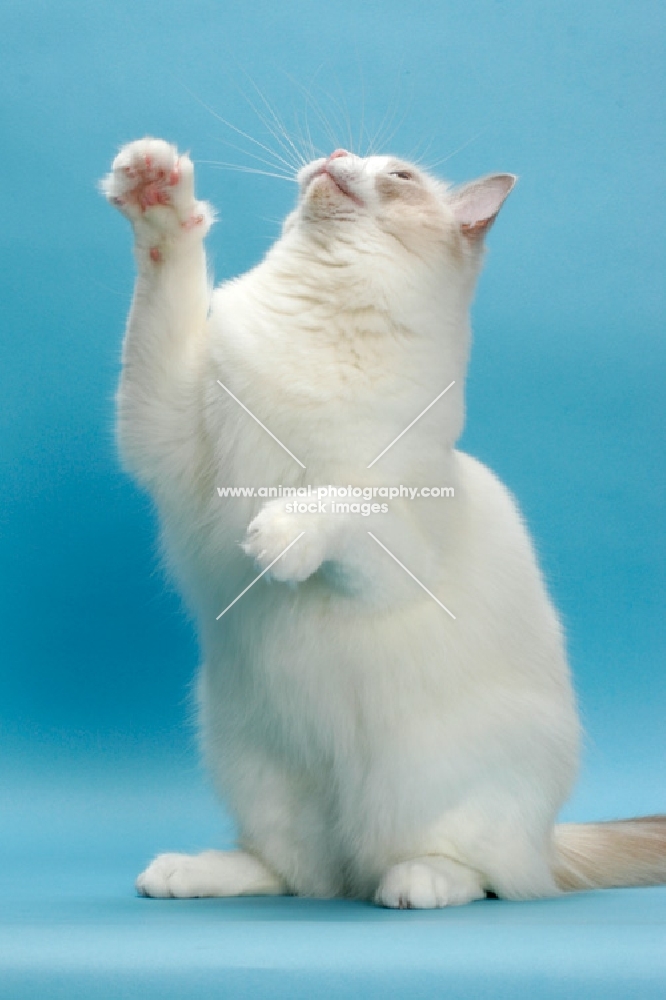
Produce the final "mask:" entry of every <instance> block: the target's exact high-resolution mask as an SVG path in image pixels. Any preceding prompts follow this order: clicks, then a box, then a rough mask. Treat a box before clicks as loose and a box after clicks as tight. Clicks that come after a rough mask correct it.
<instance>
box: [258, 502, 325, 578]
mask: <svg viewBox="0 0 666 1000" xmlns="http://www.w3.org/2000/svg"><path fill="white" fill-rule="evenodd" d="M286 506H287V505H286V504H285V503H284V501H283V500H277V501H272V502H269V503H267V504H266V505H265V506H264V507H263V509H262V510H260V511H259V513H258V514H257V516H256V517H255V518H254V520H253V521H252V522H251V523H250V526H249V527H248V529H247V535H246V537H245V541H244V542H243V546H242V547H243V551H244V552H246V553H247V555H249V556H251V557H252V558H254V560H255V562H256V564H257V566H258V567H259V569H260V570H265V569H267V567H269V566H270V567H271V568H270V570H269V574H268V575H270V576H271V577H273V578H274V579H275V580H280V581H282V582H283V583H301V582H302V581H303V580H307V578H308V577H309V576H312V574H313V573H316V572H317V570H318V569H319V567H320V566H321V564H322V562H323V561H324V557H325V550H326V542H325V537H324V535H323V532H322V530H321V526H320V525H318V524H317V523H316V515H312V516H310V518H309V520H308V515H303V516H300V515H297V514H294V513H292V512H289V511H287V510H286ZM299 535H300V537H299Z"/></svg>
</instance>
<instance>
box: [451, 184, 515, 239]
mask: <svg viewBox="0 0 666 1000" xmlns="http://www.w3.org/2000/svg"><path fill="white" fill-rule="evenodd" d="M517 180H518V178H517V177H516V175H515V174H490V176H489V177H480V178H479V179H478V180H476V181H470V183H469V184H465V185H463V187H460V188H457V189H456V190H454V191H452V192H451V194H450V195H449V204H450V205H451V208H452V209H453V216H454V218H455V220H456V222H457V223H458V225H459V226H460V232H461V233H462V234H463V236H465V237H467V239H468V240H470V242H472V243H478V242H480V241H481V240H482V239H483V237H484V236H485V234H486V233H487V232H488V230H489V229H490V227H491V226H492V224H493V222H494V221H495V219H496V218H497V215H498V213H499V210H500V208H501V207H502V205H503V204H504V202H505V201H506V199H507V198H508V196H509V194H510V193H511V191H512V190H513V186H514V184H515V183H516V181H517Z"/></svg>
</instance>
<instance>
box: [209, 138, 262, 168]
mask: <svg viewBox="0 0 666 1000" xmlns="http://www.w3.org/2000/svg"><path fill="white" fill-rule="evenodd" d="M212 139H213V141H214V142H221V143H223V145H225V146H228V147H229V149H235V150H236V152H237V153H242V154H243V156H251V157H252V159H253V160H257V162H258V163H263V164H264V165H265V166H267V167H275V166H276V164H275V163H274V162H273V161H271V160H265V159H264V158H263V156H258V155H257V153H253V152H252V150H251V149H244V148H243V146H237V145H236V144H235V143H234V142H229V140H228V139H222V138H221V137H220V136H219V135H215V136H212Z"/></svg>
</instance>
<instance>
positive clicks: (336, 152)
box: [328, 149, 349, 161]
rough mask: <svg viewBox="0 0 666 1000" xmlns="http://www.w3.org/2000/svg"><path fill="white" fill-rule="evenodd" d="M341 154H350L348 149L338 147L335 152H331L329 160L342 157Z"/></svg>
mask: <svg viewBox="0 0 666 1000" xmlns="http://www.w3.org/2000/svg"><path fill="white" fill-rule="evenodd" d="M340 156H349V153H348V152H347V150H346V149H336V150H335V152H334V153H331V155H330V156H329V158H328V159H329V161H330V160H337V159H338V157H340Z"/></svg>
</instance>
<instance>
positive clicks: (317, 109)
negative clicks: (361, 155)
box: [285, 63, 339, 149]
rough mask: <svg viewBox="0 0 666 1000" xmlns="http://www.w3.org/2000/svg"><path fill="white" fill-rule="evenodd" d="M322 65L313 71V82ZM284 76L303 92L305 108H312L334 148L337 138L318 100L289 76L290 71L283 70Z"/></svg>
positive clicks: (336, 144)
mask: <svg viewBox="0 0 666 1000" xmlns="http://www.w3.org/2000/svg"><path fill="white" fill-rule="evenodd" d="M324 65H325V63H322V64H321V66H320V67H319V69H318V70H317V72H316V73H315V75H314V77H313V82H314V80H315V79H316V77H317V76H318V75H319V73H320V72H321V70H322V69H323V68H324ZM285 76H286V77H287V79H288V80H289V81H290V82H291V83H292V84H293V85H294V86H295V87H298V89H299V90H300V91H301V92H302V93H303V95H304V97H305V100H306V108H307V107H311V108H312V110H313V111H314V113H315V114H316V116H317V118H318V119H319V121H320V123H321V124H322V126H323V128H324V131H325V132H326V133H327V134H328V137H329V140H330V142H331V144H332V147H333V149H335V148H336V146H338V145H339V143H338V141H337V138H336V136H335V134H334V132H333V130H332V129H331V125H330V122H329V120H328V118H327V117H326V116H325V114H324V112H323V110H322V108H321V105H320V104H319V102H318V101H317V99H316V98H315V97H314V95H313V94H312V93H311V92H310V91H309V90H308V89H307V88H306V87H304V86H303V84H302V83H300V81H299V80H296V79H295V78H294V77H293V76H291V74H290V73H287V72H286V71H285ZM308 131H309V128H308Z"/></svg>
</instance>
